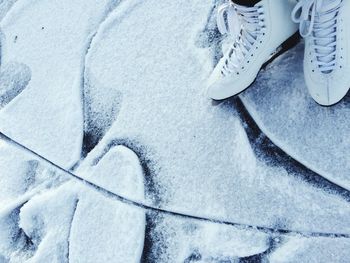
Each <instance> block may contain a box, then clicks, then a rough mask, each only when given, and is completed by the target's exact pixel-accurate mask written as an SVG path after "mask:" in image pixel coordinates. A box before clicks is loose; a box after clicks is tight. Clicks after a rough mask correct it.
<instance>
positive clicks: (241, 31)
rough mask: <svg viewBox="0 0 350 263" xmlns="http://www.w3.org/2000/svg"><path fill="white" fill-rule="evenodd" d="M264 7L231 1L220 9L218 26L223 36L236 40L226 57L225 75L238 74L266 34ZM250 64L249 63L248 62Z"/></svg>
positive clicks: (223, 71)
mask: <svg viewBox="0 0 350 263" xmlns="http://www.w3.org/2000/svg"><path fill="white" fill-rule="evenodd" d="M263 16H264V12H263V7H262V6H254V7H245V6H240V5H236V4H234V3H233V2H231V1H228V2H226V3H224V4H222V5H221V6H220V7H219V8H218V15H217V25H218V29H219V31H220V33H221V34H229V35H232V36H233V38H234V39H235V41H234V43H233V44H232V46H231V48H230V50H229V52H227V53H226V55H225V64H224V66H223V68H222V70H221V73H222V74H223V75H227V74H231V73H233V72H237V74H239V72H238V68H239V67H241V65H242V62H243V60H244V58H245V56H246V54H247V53H248V52H249V51H250V50H251V49H252V47H253V46H254V43H255V42H256V40H257V39H258V37H259V36H260V35H262V34H264V32H265V26H264V18H263ZM248 63H249V62H248Z"/></svg>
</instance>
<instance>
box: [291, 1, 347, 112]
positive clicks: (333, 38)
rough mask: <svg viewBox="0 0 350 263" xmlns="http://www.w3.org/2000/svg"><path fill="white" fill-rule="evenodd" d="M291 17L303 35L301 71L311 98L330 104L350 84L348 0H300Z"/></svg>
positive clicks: (341, 95)
mask: <svg viewBox="0 0 350 263" xmlns="http://www.w3.org/2000/svg"><path fill="white" fill-rule="evenodd" d="M292 19H293V20H294V21H295V22H299V23H300V34H301V35H302V36H303V37H304V38H305V54H304V75H305V81H306V85H307V87H308V90H309V92H310V94H311V96H312V98H313V99H314V100H315V101H316V102H317V103H319V104H321V105H324V106H330V105H332V104H335V103H337V102H339V101H340V100H341V99H342V98H343V97H344V96H345V95H346V93H347V92H348V90H349V87H350V0H300V1H299V2H298V4H297V5H296V6H295V8H294V10H293V13H292Z"/></svg>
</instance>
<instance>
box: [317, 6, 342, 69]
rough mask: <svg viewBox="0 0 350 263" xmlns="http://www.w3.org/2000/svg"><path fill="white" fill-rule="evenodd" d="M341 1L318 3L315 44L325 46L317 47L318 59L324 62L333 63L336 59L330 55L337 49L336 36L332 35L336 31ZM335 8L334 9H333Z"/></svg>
mask: <svg viewBox="0 0 350 263" xmlns="http://www.w3.org/2000/svg"><path fill="white" fill-rule="evenodd" d="M340 3H341V0H323V1H319V2H318V3H316V12H317V14H316V16H315V28H314V33H313V36H314V37H315V44H316V45H318V46H322V47H325V48H322V49H316V51H317V54H318V55H319V56H318V60H319V61H321V62H324V63H331V62H332V61H334V59H335V55H334V56H330V54H331V53H332V52H334V51H335V50H336V46H335V45H334V44H333V45H332V43H334V42H335V41H336V36H330V35H331V34H332V33H335V31H336V20H335V17H336V16H337V14H338V12H337V11H335V10H336V8H337V7H338V6H339V4H340ZM332 10H333V11H332Z"/></svg>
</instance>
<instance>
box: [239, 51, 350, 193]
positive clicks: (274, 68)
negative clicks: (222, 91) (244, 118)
mask: <svg viewBox="0 0 350 263" xmlns="http://www.w3.org/2000/svg"><path fill="white" fill-rule="evenodd" d="M303 48H304V46H303V44H299V45H298V46H297V47H296V48H294V49H293V50H292V51H290V52H288V53H286V54H285V55H283V56H282V57H280V58H278V59H277V60H276V61H275V62H274V63H273V64H272V65H270V67H268V68H267V70H265V71H263V72H262V73H261V74H260V76H259V77H258V79H257V81H256V82H255V84H254V85H253V86H252V87H251V88H249V89H248V90H247V91H246V92H244V93H243V95H242V99H243V101H244V103H245V104H246V105H247V107H248V109H249V111H250V112H251V114H252V115H253V117H254V118H255V120H256V121H257V122H258V124H259V126H260V128H261V129H262V130H263V131H264V133H266V134H267V135H268V137H270V139H272V141H274V143H276V144H277V145H279V146H280V147H281V148H282V149H284V150H285V151H286V152H288V154H289V155H291V156H293V157H294V158H295V159H297V160H298V161H299V162H301V163H303V164H305V165H306V166H308V167H310V168H311V169H312V170H314V171H316V172H318V173H319V174H321V175H324V176H325V177H327V178H328V179H330V180H331V181H333V182H335V183H337V184H339V185H342V186H343V187H345V188H347V189H350V177H349V173H350V154H349V149H350V137H349V136H348V135H349V133H350V125H349V122H350V121H349V114H350V106H349V105H350V104H349V96H347V97H346V98H345V99H344V100H343V101H341V102H340V103H339V104H337V105H335V106H332V107H330V108H325V107H321V106H319V105H317V104H316V103H315V102H314V101H313V100H312V98H311V97H310V95H309V94H308V91H307V88H306V86H305V83H304V78H303V66H302V58H303Z"/></svg>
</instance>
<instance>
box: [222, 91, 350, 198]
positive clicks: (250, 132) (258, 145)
mask: <svg viewBox="0 0 350 263" xmlns="http://www.w3.org/2000/svg"><path fill="white" fill-rule="evenodd" d="M228 103H230V104H232V105H233V106H234V107H235V108H236V109H237V113H238V115H239V117H240V119H241V121H242V126H243V127H244V129H245V131H246V133H247V137H248V139H249V142H250V144H251V146H252V149H253V150H254V152H255V154H256V156H257V157H258V158H261V159H263V161H264V162H265V163H267V164H268V165H272V166H273V165H276V164H278V165H279V166H282V167H284V168H285V169H286V171H287V172H288V173H289V174H291V175H292V176H294V177H297V178H300V179H301V180H302V181H304V182H306V183H308V184H310V185H312V186H313V187H316V188H319V189H322V190H323V191H326V192H328V193H331V194H335V195H339V196H340V197H342V198H343V199H344V200H346V201H347V202H350V190H348V189H347V188H345V187H343V186H342V185H339V184H337V183H336V182H333V181H331V180H330V179H328V178H326V177H324V176H322V175H321V174H319V173H317V172H315V171H314V170H312V169H311V168H309V167H308V166H306V165H304V164H303V163H301V162H299V161H298V160H297V159H295V158H294V157H292V156H291V155H289V154H288V153H287V152H285V151H284V150H283V149H282V148H281V147H279V146H278V145H276V144H275V143H274V142H273V141H272V140H271V139H270V138H269V137H268V136H267V135H266V134H265V133H264V132H263V131H262V130H261V128H260V126H259V125H258V124H257V122H256V121H255V119H254V118H253V117H252V115H251V114H250V112H249V110H248V109H247V107H246V106H245V104H244V103H243V101H242V100H241V99H240V98H239V97H234V98H232V99H230V100H229V101H228Z"/></svg>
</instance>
